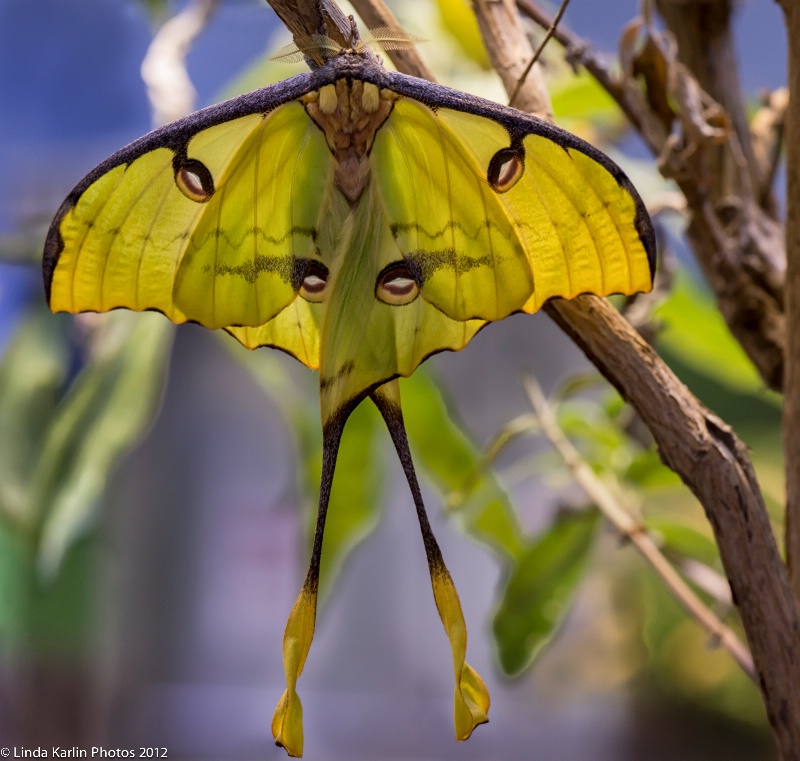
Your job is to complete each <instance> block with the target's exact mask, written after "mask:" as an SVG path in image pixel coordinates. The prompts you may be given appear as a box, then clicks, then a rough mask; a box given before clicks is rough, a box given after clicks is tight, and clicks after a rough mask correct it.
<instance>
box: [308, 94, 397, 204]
mask: <svg viewBox="0 0 800 761" xmlns="http://www.w3.org/2000/svg"><path fill="white" fill-rule="evenodd" d="M397 97H398V96H397V95H395V94H394V93H393V92H391V91H390V90H385V89H384V90H379V89H378V87H377V85H374V84H371V83H370V82H363V81H361V80H359V79H353V80H347V79H339V80H338V81H337V82H336V83H335V84H330V85H325V86H324V87H322V88H320V89H319V90H314V91H313V92H310V93H308V95H305V96H304V97H303V98H302V99H301V100H302V102H303V103H304V105H305V107H306V111H307V112H308V115H309V116H310V117H311V118H312V119H313V120H314V122H316V124H317V125H318V126H319V127H320V129H322V131H323V132H324V133H325V138H326V140H327V141H328V146H329V147H330V149H331V153H333V155H334V157H335V159H336V170H335V177H334V179H335V182H336V186H337V187H338V188H339V190H341V191H342V193H343V194H344V196H345V198H346V199H347V200H348V201H349V202H350V205H351V206H352V205H354V204H355V203H356V201H358V199H359V198H360V197H361V194H362V192H363V191H364V188H366V186H367V183H368V181H369V174H370V168H369V151H370V148H371V147H372V143H373V141H374V140H375V133H376V132H377V131H378V130H379V129H380V127H381V125H382V124H383V123H384V122H385V121H386V119H387V118H388V116H389V114H390V113H391V111H392V103H393V102H394V101H395V100H396V99H397Z"/></svg>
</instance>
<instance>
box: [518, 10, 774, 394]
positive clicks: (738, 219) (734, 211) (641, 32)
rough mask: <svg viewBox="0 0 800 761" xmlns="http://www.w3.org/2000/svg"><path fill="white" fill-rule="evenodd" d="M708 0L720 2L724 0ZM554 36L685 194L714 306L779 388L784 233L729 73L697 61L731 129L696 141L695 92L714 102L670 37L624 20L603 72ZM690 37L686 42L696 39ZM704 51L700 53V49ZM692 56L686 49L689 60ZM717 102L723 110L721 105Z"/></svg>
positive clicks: (573, 43) (562, 35)
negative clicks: (619, 67) (725, 135)
mask: <svg viewBox="0 0 800 761" xmlns="http://www.w3.org/2000/svg"><path fill="white" fill-rule="evenodd" d="M711 2H712V4H722V5H723V6H724V5H725V4H726V3H727V0H711ZM665 4H666V3H665ZM668 5H669V6H670V7H671V8H673V6H674V7H675V8H678V11H675V12H674V13H673V15H675V14H676V13H677V12H679V11H680V10H684V9H694V8H695V7H697V8H699V9H700V11H699V12H698V13H699V15H697V14H695V15H691V19H692V20H693V22H695V23H697V24H698V25H700V26H701V27H702V23H703V19H704V18H705V16H704V15H703V13H704V11H703V10H702V9H705V8H706V4H705V3H700V4H693V3H669V4H668ZM517 6H518V7H519V8H520V9H521V10H522V12H523V13H525V15H527V16H529V17H530V18H531V19H533V20H534V21H535V22H536V23H537V24H539V25H541V26H542V27H543V28H545V29H546V28H548V27H549V25H550V24H551V23H552V19H551V17H550V16H549V15H548V14H547V13H545V12H544V11H542V9H541V8H540V7H539V5H538V4H537V3H536V2H534V1H533V0H517ZM723 10H724V8H723ZM687 13H689V14H691V13H692V12H691V11H690V10H688V11H687ZM723 21H725V22H726V23H727V16H726V15H725V14H721V18H718V19H717V24H716V26H717V33H716V38H717V45H716V48H719V49H724V50H728V51H729V52H728V53H727V55H730V50H731V43H730V41H729V40H727V37H726V34H727V35H729V30H727V28H725V27H723V28H725V29H726V33H725V34H723V32H722V31H720V29H719V27H720V26H721V24H722V22H723ZM554 37H555V38H556V39H557V40H558V41H559V42H560V43H561V44H562V45H564V46H565V47H566V49H567V55H568V57H570V58H571V60H574V61H577V62H578V63H580V64H582V65H583V66H585V67H586V69H587V71H589V72H590V73H591V74H592V75H593V76H594V77H595V78H596V79H597V81H598V82H599V83H600V84H601V85H602V86H603V87H604V88H605V89H606V91H607V92H608V93H609V94H610V95H611V96H612V97H613V98H614V99H615V100H616V101H617V103H619V105H620V107H621V108H622V109H623V111H624V112H625V114H626V116H627V117H628V118H629V119H630V121H631V124H633V126H634V127H636V129H637V130H638V131H639V132H640V134H641V135H642V137H643V138H644V140H645V142H646V143H647V144H648V145H649V146H650V149H651V150H652V151H653V153H654V155H656V156H658V157H659V165H660V168H661V170H662V173H663V174H664V175H665V176H668V177H670V178H672V179H674V180H675V182H677V184H678V185H679V186H680V188H681V190H682V191H683V193H684V194H685V196H686V198H687V200H688V202H689V204H688V210H689V220H690V224H689V229H688V235H689V237H690V239H691V241H692V245H693V248H694V251H695V255H696V257H697V261H698V262H699V264H700V266H701V267H702V269H703V273H704V274H705V276H706V279H707V281H708V283H709V285H710V286H711V288H712V290H713V291H714V293H715V295H716V297H717V303H718V305H719V308H720V312H721V313H722V315H723V317H724V318H725V321H726V323H727V325H728V327H729V329H730V331H731V333H732V334H733V335H734V337H735V338H736V339H737V341H739V343H740V344H741V346H742V348H743V349H744V351H745V352H746V354H747V355H748V357H749V358H750V360H751V362H753V364H754V365H755V367H756V369H757V370H758V372H759V373H760V375H761V377H762V379H763V380H764V382H765V383H766V384H767V385H768V386H769V387H770V388H773V389H776V390H780V389H781V387H782V384H783V377H784V370H783V363H784V350H785V346H786V335H785V317H784V313H783V291H782V288H783V280H784V267H785V264H784V260H785V257H784V253H783V250H784V241H783V238H782V230H781V227H780V225H779V224H778V223H777V222H776V221H775V220H774V219H773V218H772V216H771V213H768V212H767V211H765V210H764V209H763V208H762V206H761V201H762V199H763V198H764V197H765V196H764V190H763V187H764V183H763V179H762V180H760V181H757V182H753V181H752V173H751V170H750V163H749V160H748V159H747V158H746V157H747V156H748V155H752V148H751V147H750V146H751V141H750V138H749V136H748V133H747V129H746V120H745V118H744V112H743V110H742V109H741V96H740V95H735V93H738V81H737V80H736V79H735V76H734V78H733V83H732V84H731V81H726V82H725V83H724V84H723V83H721V82H720V81H719V80H720V79H722V78H724V76H725V70H724V69H723V68H722V67H719V66H718V65H714V63H713V62H711V63H708V64H707V66H705V69H704V70H706V71H707V72H708V71H710V72H712V73H713V77H712V76H711V75H710V74H707V78H709V79H710V80H711V85H712V87H713V92H712V94H713V93H719V94H720V97H722V98H723V101H722V106H719V105H717V106H716V111H712V112H713V113H715V117H714V118H715V120H716V121H719V122H721V123H722V122H723V121H724V118H725V114H726V113H727V114H728V115H729V118H730V119H731V123H732V124H733V127H734V128H733V130H731V133H732V134H731V137H730V138H729V139H727V140H725V141H724V143H723V144H722V145H717V144H715V143H716V142H718V140H717V138H716V137H715V138H713V139H710V140H709V139H705V140H704V139H702V133H698V130H697V127H701V128H702V127H703V126H704V125H703V123H702V121H703V120H704V119H705V118H706V117H705V115H704V114H703V113H700V112H698V111H697V109H698V108H699V107H701V106H702V100H703V98H704V97H705V99H706V100H708V101H709V104H714V100H712V99H711V98H710V97H709V96H708V95H705V93H704V91H703V90H702V88H698V86H697V83H696V81H695V80H694V78H693V76H692V74H691V72H690V69H689V68H688V66H687V65H685V64H683V63H681V62H679V61H677V60H676V59H675V56H674V52H673V50H672V48H671V47H670V44H669V38H666V37H664V36H663V35H661V34H659V33H657V32H655V31H654V30H653V29H651V28H650V27H649V26H648V25H647V24H646V23H645V22H644V20H642V19H638V20H636V21H635V22H632V23H631V25H629V27H628V28H627V29H626V30H625V32H624V33H623V36H622V40H621V43H620V45H621V48H622V52H623V63H624V64H625V68H624V71H623V72H622V74H621V75H619V76H617V75H613V74H611V72H610V70H609V67H608V65H607V64H606V63H605V62H604V61H603V60H602V59H601V58H600V57H599V56H598V55H597V54H596V53H594V52H593V51H592V48H591V46H590V45H589V44H588V43H586V42H585V41H584V40H582V39H581V38H580V37H578V36H577V35H575V34H574V33H572V32H570V31H569V29H567V28H566V27H565V26H564V25H563V24H561V25H559V27H558V28H557V29H556V31H555V34H554ZM640 37H643V39H639V38H640ZM692 39H693V40H694V43H693V44H694V47H695V48H703V47H704V46H703V44H702V43H699V42H697V41H696V39H695V38H694V37H692ZM726 40H727V41H726ZM723 41H724V44H723ZM684 44H685V45H688V44H689V43H688V42H685V43H684ZM678 54H679V55H680V49H679V50H678ZM698 55H702V54H698ZM705 56H706V58H707V57H708V53H707V51H706V52H705ZM706 58H703V59H702V60H704V61H705V60H706ZM693 60H694V57H692V59H691V60H690V61H689V64H691V63H692V62H693ZM648 67H649V68H648ZM690 96H691V97H690ZM656 104H662V109H661V111H660V112H657V111H656V110H655V106H656ZM670 104H675V108H676V112H674V113H673V110H672V109H673V106H672V105H670ZM722 107H724V108H726V109H729V111H723V110H720V109H721V108H722ZM731 114H732V116H731ZM698 122H700V123H699V124H698ZM742 124H744V125H745V127H744V128H742V127H741V125H742ZM716 131H717V132H718V131H719V129H717V130H716ZM740 134H741V135H742V136H740ZM715 157H716V158H715ZM715 161H716V171H718V172H723V174H722V175H715V174H714V171H715V170H714V162H715ZM723 166H724V171H723V170H722V168H721V167H723ZM752 171H756V170H755V169H754V170H752ZM714 176H725V177H726V178H727V179H726V183H727V185H726V187H728V188H729V189H730V190H729V192H727V193H717V191H716V190H715V189H714V188H715V185H714V184H711V183H709V179H708V178H709V177H714ZM768 206H769V204H768Z"/></svg>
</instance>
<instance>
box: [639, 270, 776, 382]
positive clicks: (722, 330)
mask: <svg viewBox="0 0 800 761" xmlns="http://www.w3.org/2000/svg"><path fill="white" fill-rule="evenodd" d="M654 314H655V317H656V318H657V319H659V320H660V321H662V322H663V325H664V327H663V329H662V330H661V331H660V332H659V335H658V341H657V345H658V347H659V348H661V347H664V348H666V349H667V350H668V351H669V352H671V353H673V354H674V355H675V356H676V357H678V358H679V359H681V360H682V361H683V362H684V363H686V365H688V366H689V367H691V368H693V369H694V370H696V371H697V372H700V373H702V374H704V375H706V376H708V377H711V378H713V379H715V380H716V381H718V382H719V383H721V384H723V385H724V386H726V387H727V388H729V389H732V390H734V391H738V392H745V393H754V392H759V391H762V390H763V389H764V383H763V381H762V380H761V379H760V377H759V375H758V373H757V372H756V370H755V368H754V367H753V365H752V364H751V363H750V360H749V359H748V358H747V355H746V354H745V353H744V350H743V349H742V347H741V346H740V345H739V343H738V342H737V341H736V340H735V339H734V338H733V337H732V336H731V334H730V332H729V331H728V327H727V325H726V324H725V321H724V319H723V318H722V315H721V314H720V313H719V311H718V310H717V308H716V306H715V304H714V302H713V300H712V298H711V296H710V294H709V293H708V292H707V291H704V290H703V289H702V288H700V287H699V286H698V285H697V284H696V283H695V282H694V281H693V280H692V279H691V278H690V277H689V276H688V275H687V274H686V273H685V272H684V271H683V270H679V271H678V273H677V274H676V276H675V281H674V284H673V287H672V290H671V292H670V296H669V298H668V299H667V300H666V301H665V302H664V303H663V304H661V305H660V306H659V307H658V308H657V309H656V310H655V312H654Z"/></svg>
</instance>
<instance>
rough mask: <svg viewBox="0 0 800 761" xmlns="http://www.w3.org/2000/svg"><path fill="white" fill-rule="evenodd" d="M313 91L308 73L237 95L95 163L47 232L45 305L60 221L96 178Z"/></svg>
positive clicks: (59, 241) (178, 148)
mask: <svg viewBox="0 0 800 761" xmlns="http://www.w3.org/2000/svg"><path fill="white" fill-rule="evenodd" d="M313 89H314V82H313V81H312V75H311V74H299V75H298V76H296V77H292V78H291V79H286V80H284V81H282V82H278V83H277V84H274V85H269V86H268V87H262V88H261V89H260V90H254V91H253V92H249V93H246V94H245V95H239V96H238V97H236V98H231V99H230V100H226V101H224V102H222V103H218V104H216V105H214V106H209V107H208V108H204V109H202V110H201V111H196V112H194V113H192V114H189V115H188V116H184V117H183V118H181V119H178V120H177V121H174V122H172V123H170V124H167V125H165V126H163V127H159V128H158V129H155V130H153V131H152V132H148V133H147V134H146V135H144V136H143V137H140V138H139V139H138V140H134V141H133V142H132V143H130V144H129V145H126V146H125V147H124V148H122V149H120V150H119V151H117V152H116V153H113V154H112V155H111V156H109V157H108V158H107V159H106V160H105V161H103V162H101V163H100V164H98V165H97V166H96V167H95V168H94V169H92V171H91V172H89V174H87V175H86V176H85V177H84V178H83V179H82V180H81V181H80V182H79V183H78V184H77V185H76V186H75V187H74V188H73V189H72V190H71V191H70V193H69V195H68V196H67V197H66V199H65V200H64V203H62V204H61V206H60V207H59V209H58V211H57V212H56V215H55V217H54V218H53V221H52V223H51V224H50V229H49V230H48V232H47V238H46V239H45V244H44V256H43V259H42V275H43V278H44V291H45V295H46V296H47V303H48V304H49V303H50V292H51V287H52V283H53V273H54V272H55V269H56V266H57V265H58V260H59V257H60V256H61V251H62V250H63V248H64V241H63V239H62V237H61V231H60V228H61V222H62V220H63V219H64V217H65V216H66V214H67V213H68V212H69V210H70V209H72V208H73V207H74V206H75V204H76V203H77V202H78V199H79V198H80V197H81V196H82V195H83V193H84V192H85V191H86V189H87V188H88V187H89V186H90V185H92V184H93V183H94V182H95V181H96V180H97V179H98V178H100V177H101V176H102V175H104V174H105V173H106V172H108V171H109V170H111V169H113V168H114V167H115V166H119V165H120V164H129V163H130V162H132V161H134V160H135V159H137V158H139V156H141V155H143V154H145V153H147V152H148V151H151V150H153V149H154V148H160V147H167V148H171V149H172V150H173V151H175V152H176V153H179V152H180V151H181V150H182V149H184V148H185V146H186V144H187V143H188V142H189V141H190V140H191V139H192V137H194V136H195V135H196V134H197V133H198V132H200V131H202V130H204V129H207V128H208V127H213V126H215V125H217V124H222V123H223V122H227V121H231V120H232V119H238V118H239V117H242V116H250V115H251V114H257V113H263V114H266V113H268V112H270V111H272V110H274V109H275V108H277V107H278V106H281V105H283V104H284V103H288V102H289V101H291V100H296V99H297V98H300V97H302V96H303V95H305V94H306V93H308V92H310V91H311V90H313Z"/></svg>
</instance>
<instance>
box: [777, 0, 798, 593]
mask: <svg viewBox="0 0 800 761" xmlns="http://www.w3.org/2000/svg"><path fill="white" fill-rule="evenodd" d="M781 5H782V7H783V10H784V15H785V17H786V32H787V38H788V45H789V92H790V93H791V96H790V97H789V106H788V108H789V111H788V114H787V117H786V129H787V135H786V182H787V189H786V253H787V261H786V285H785V294H786V295H785V302H786V329H787V334H788V337H787V352H786V376H785V380H784V387H785V389H784V390H785V398H784V406H783V445H784V451H785V453H786V556H787V560H788V563H789V573H790V575H791V578H792V586H793V588H794V592H795V596H796V598H797V599H798V600H800V145H798V142H797V141H798V140H800V36H799V35H800V8H799V7H798V5H797V3H796V2H793V1H792V0H783V2H782V3H781Z"/></svg>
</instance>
